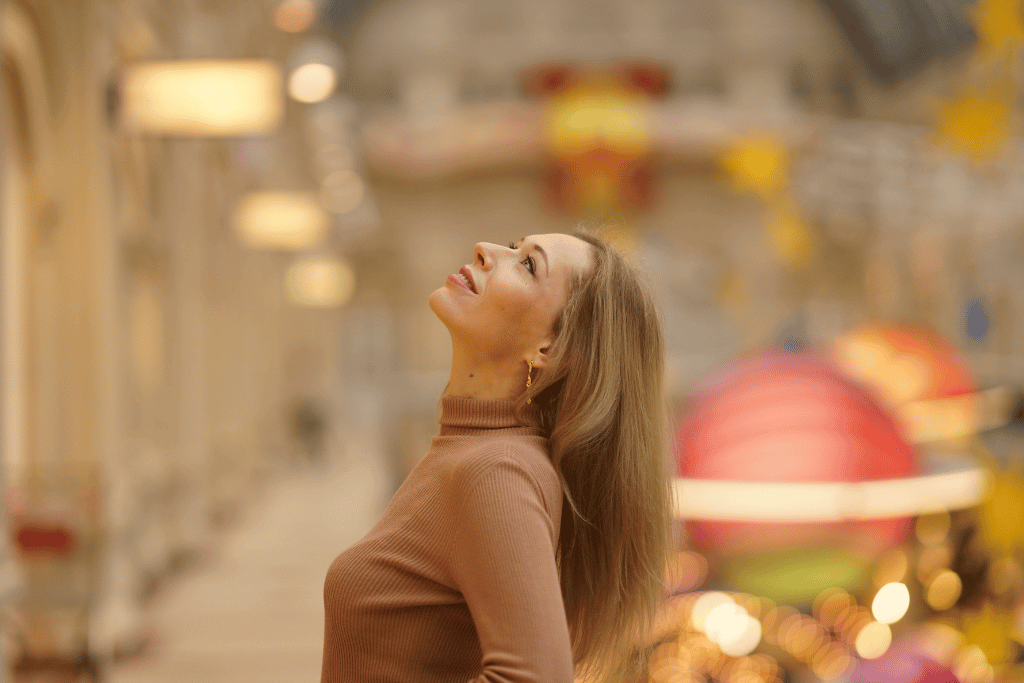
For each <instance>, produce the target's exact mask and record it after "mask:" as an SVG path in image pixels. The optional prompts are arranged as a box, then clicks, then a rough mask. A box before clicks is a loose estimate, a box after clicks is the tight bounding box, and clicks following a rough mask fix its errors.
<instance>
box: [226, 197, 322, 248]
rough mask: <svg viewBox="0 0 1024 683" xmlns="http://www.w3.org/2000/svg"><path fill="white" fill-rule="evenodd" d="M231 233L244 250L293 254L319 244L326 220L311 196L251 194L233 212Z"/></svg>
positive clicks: (314, 198)
mask: <svg viewBox="0 0 1024 683" xmlns="http://www.w3.org/2000/svg"><path fill="white" fill-rule="evenodd" d="M235 229H236V231H237V234H238V237H239V239H241V241H242V243H243V244H245V245H246V246H248V247H252V248H255V249H280V250H284V251H295V250H301V249H307V248H309V247H312V246H316V245H317V244H320V243H321V242H323V241H324V239H325V238H326V237H327V232H328V229H329V218H328V216H327V213H326V212H325V211H324V210H323V209H322V208H321V207H320V204H319V202H318V201H317V196H316V195H315V194H313V193H312V192H286V191H268V192H253V193H251V194H248V195H245V196H244V197H242V199H241V201H240V202H239V203H238V206H237V207H236V209H235Z"/></svg>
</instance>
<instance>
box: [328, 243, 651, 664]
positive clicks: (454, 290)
mask: <svg viewBox="0 0 1024 683" xmlns="http://www.w3.org/2000/svg"><path fill="white" fill-rule="evenodd" d="M474 255H475V261H474V262H473V264H472V265H468V266H465V267H463V268H462V269H461V271H460V272H459V274H455V275H451V276H449V277H448V280H447V282H446V283H445V284H444V285H443V286H442V287H441V288H439V289H437V290H436V291H435V292H433V294H431V296H430V307H431V309H432V310H433V311H434V313H435V314H436V315H437V317H438V318H440V320H441V322H443V323H444V324H445V326H446V327H447V328H448V330H449V332H450V333H451V338H452V348H453V355H452V367H451V376H450V381H449V382H448V385H447V387H445V390H444V392H443V394H442V396H441V398H440V401H439V409H440V418H439V422H440V432H439V434H438V435H437V436H435V437H434V438H433V441H432V443H431V446H430V449H429V451H428V452H427V454H426V455H425V456H424V458H423V459H422V460H421V461H420V463H419V464H418V465H417V466H416V467H415V469H413V471H412V472H411V473H410V474H409V476H408V478H407V479H406V481H405V483H404V484H403V485H402V487H401V488H400V489H399V490H398V492H397V493H396V494H395V496H394V498H393V499H392V500H391V503H390V504H389V505H388V508H387V510H386V511H385V512H384V516H383V517H382V519H381V520H380V522H378V523H377V525H376V526H375V527H374V528H373V529H372V530H371V531H370V533H369V534H367V535H366V537H364V538H363V539H362V540H361V541H359V542H358V543H356V544H355V545H354V546H352V547H351V548H349V549H348V550H346V551H345V552H343V553H342V554H341V555H339V556H338V558H337V559H336V560H335V561H334V562H333V563H332V564H331V567H330V569H329V570H328V572H327V579H326V582H325V586H324V607H325V613H326V627H325V634H324V651H323V669H322V675H321V681H322V683H341V682H343V681H344V682H345V683H360V682H363V681H366V682H368V681H375V682H376V681H389V682H396V683H397V682H404V681H409V682H410V683H411V682H413V681H417V682H424V683H432V682H435V681H436V682H438V683H440V682H442V681H444V682H451V683H456V682H457V683H466V681H491V682H495V681H537V682H538V683H571V682H572V681H573V680H574V674H578V675H580V676H582V677H585V678H587V679H594V680H597V679H598V677H600V678H599V679H600V680H615V679H623V677H625V676H630V677H632V676H634V675H635V674H634V672H632V671H630V669H631V668H633V667H640V666H641V665H642V664H641V658H640V657H635V656H633V657H630V656H629V655H628V653H630V652H632V651H634V646H636V645H637V643H638V639H639V638H641V634H644V633H646V630H647V628H648V627H649V625H650V622H651V620H652V618H653V616H654V614H655V610H656V608H657V606H658V604H659V602H660V601H661V600H662V598H663V596H664V594H665V587H664V584H663V577H664V576H665V567H666V564H667V558H668V553H669V551H670V540H669V539H670V528H671V509H670V498H669V482H670V465H669V459H668V457H667V443H668V441H667V431H668V429H667V414H666V410H665V402H664V400H663V396H662V382H663V376H662V373H663V366H664V339H663V332H662V325H661V320H660V317H659V314H658V311H657V309H656V306H655V301H654V298H653V296H652V294H651V292H650V289H649V288H648V286H647V285H646V284H645V281H644V280H643V279H642V278H641V277H639V275H638V274H637V272H636V271H635V270H634V269H633V267H632V266H630V265H629V264H628V263H627V262H626V261H625V260H624V259H623V257H622V256H621V255H620V254H619V253H618V252H617V251H616V250H615V249H613V248H612V247H611V246H610V245H609V244H608V243H606V242H605V241H603V240H601V239H598V238H595V237H592V236H590V235H588V234H585V233H576V234H574V235H565V234H547V235H535V236H532V237H527V238H524V239H523V240H521V241H520V242H519V243H518V244H510V245H509V246H508V247H507V248H506V247H502V246H499V245H496V244H488V243H480V244H477V245H476V247H475V249H474Z"/></svg>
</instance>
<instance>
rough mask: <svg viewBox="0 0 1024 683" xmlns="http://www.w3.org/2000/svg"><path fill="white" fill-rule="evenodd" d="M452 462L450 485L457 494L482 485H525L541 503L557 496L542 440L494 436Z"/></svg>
mask: <svg viewBox="0 0 1024 683" xmlns="http://www.w3.org/2000/svg"><path fill="white" fill-rule="evenodd" d="M460 455H461V457H459V458H457V459H455V460H454V462H453V463H452V468H453V469H452V477H451V480H450V481H451V482H452V485H453V486H454V487H456V488H457V489H459V490H461V491H466V490H467V489H472V488H476V487H477V486H479V485H481V484H482V483H484V482H502V483H505V484H506V485H508V486H528V487H530V488H531V489H533V490H535V492H536V493H537V494H538V495H539V496H540V497H542V498H543V499H544V500H545V501H551V499H552V498H553V497H555V495H556V493H557V494H558V499H559V501H560V500H561V484H560V483H559V479H558V474H557V472H556V471H555V467H554V465H553V464H552V463H551V456H550V455H549V452H548V448H547V440H546V439H544V438H542V437H494V438H484V439H480V440H479V442H477V443H474V444H473V445H472V446H470V447H468V448H466V449H465V450H464V451H463V452H462V453H461V454H460Z"/></svg>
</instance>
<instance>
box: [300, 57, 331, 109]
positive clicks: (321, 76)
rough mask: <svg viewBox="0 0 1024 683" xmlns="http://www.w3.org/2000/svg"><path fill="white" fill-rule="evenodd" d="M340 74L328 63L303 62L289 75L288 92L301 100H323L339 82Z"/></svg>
mask: <svg viewBox="0 0 1024 683" xmlns="http://www.w3.org/2000/svg"><path fill="white" fill-rule="evenodd" d="M337 81H338V76H337V74H336V73H335V71H334V69H333V68H332V67H330V66H328V65H327V64H318V63H316V62H313V63H311V64H303V65H302V66H299V67H296V69H295V70H294V71H292V72H291V74H290V75H289V76H288V94H289V95H291V96H292V98H294V99H296V100H298V101H299V102H306V103H313V102H323V101H324V100H326V99H327V98H328V97H330V96H331V93H333V92H334V86H335V85H336V84H337Z"/></svg>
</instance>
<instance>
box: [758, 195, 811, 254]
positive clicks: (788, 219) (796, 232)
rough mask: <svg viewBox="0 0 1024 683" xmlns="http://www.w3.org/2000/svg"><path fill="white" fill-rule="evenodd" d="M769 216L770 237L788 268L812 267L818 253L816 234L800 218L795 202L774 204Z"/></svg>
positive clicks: (783, 201)
mask: <svg viewBox="0 0 1024 683" xmlns="http://www.w3.org/2000/svg"><path fill="white" fill-rule="evenodd" d="M768 214H769V215H768V229H769V231H770V234H769V237H770V239H771V243H772V246H774V247H775V253H777V254H778V255H779V257H780V258H781V259H782V260H783V262H785V264H786V265H787V266H790V267H799V268H803V267H806V266H808V265H810V263H811V261H812V260H813V259H814V253H815V251H816V244H815V239H814V233H812V232H811V229H810V227H809V226H808V225H807V223H806V222H805V221H804V219H803V218H802V217H801V216H800V212H799V211H797V208H796V206H795V204H794V202H793V201H792V200H790V199H788V198H786V199H783V200H781V201H776V202H773V203H772V204H771V206H770V207H769V211H768Z"/></svg>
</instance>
